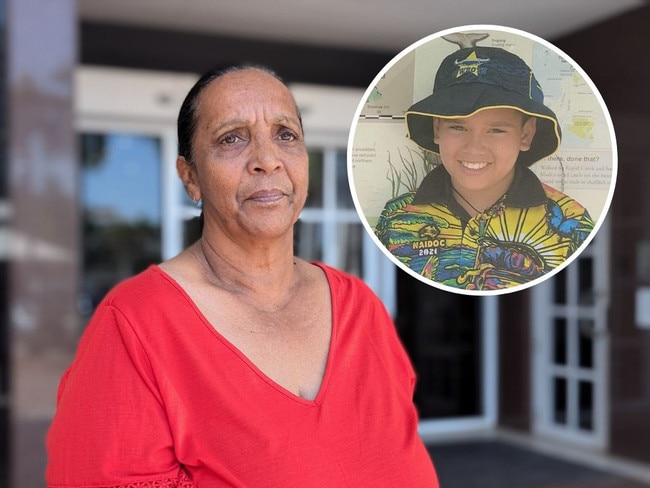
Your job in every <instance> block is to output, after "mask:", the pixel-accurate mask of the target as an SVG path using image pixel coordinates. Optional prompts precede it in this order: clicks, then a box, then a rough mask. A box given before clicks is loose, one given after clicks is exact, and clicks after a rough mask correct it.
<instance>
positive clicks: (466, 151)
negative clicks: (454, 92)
mask: <svg viewBox="0 0 650 488" xmlns="http://www.w3.org/2000/svg"><path fill="white" fill-rule="evenodd" d="M525 118H526V116H525V115H523V114H522V112H520V111H518V110H515V109H512V108H490V109H485V110H481V111H479V112H477V113H475V114H474V115H471V116H469V117H459V118H453V119H452V118H444V119H443V118H438V117H436V118H435V119H434V121H433V131H434V141H435V142H436V143H437V144H438V145H439V147H440V157H441V158H442V163H443V165H444V166H445V169H446V170H447V172H448V173H449V175H450V176H451V182H452V184H453V186H454V188H455V189H456V191H457V192H460V193H461V194H462V196H463V197H465V198H467V199H468V200H469V201H470V202H472V205H474V206H475V207H477V208H479V209H481V210H482V209H485V208H486V207H488V206H490V205H492V204H493V203H494V202H495V201H496V200H498V199H499V198H500V197H501V196H502V195H503V194H504V193H505V192H506V191H507V190H508V188H509V187H510V183H511V182H512V179H513V177H514V173H515V163H516V161H517V157H518V156H519V152H520V151H527V150H528V149H530V144H531V141H532V140H533V137H534V135H535V127H536V124H535V120H536V118H535V117H528V118H526V120H524V119H525Z"/></svg>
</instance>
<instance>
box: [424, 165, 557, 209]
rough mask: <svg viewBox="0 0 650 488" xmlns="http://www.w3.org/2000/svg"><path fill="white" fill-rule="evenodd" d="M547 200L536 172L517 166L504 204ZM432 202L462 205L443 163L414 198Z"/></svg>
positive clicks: (453, 206)
mask: <svg viewBox="0 0 650 488" xmlns="http://www.w3.org/2000/svg"><path fill="white" fill-rule="evenodd" d="M546 200H547V196H546V192H545V191H544V187H543V186H542V183H541V182H540V181H539V179H538V178H537V176H535V173H533V172H532V171H531V170H530V169H528V168H525V167H521V166H516V167H515V177H514V179H513V180H512V184H511V185H510V189H509V190H508V194H507V195H506V198H505V201H504V202H503V203H504V205H505V206H506V207H518V208H527V207H536V206H538V205H543V204H544V203H545V202H546ZM432 203H437V204H442V205H445V206H447V207H448V208H450V209H451V210H457V209H458V208H459V207H460V205H459V204H458V202H456V199H455V198H454V197H453V194H452V186H451V178H450V176H449V173H447V170H446V169H445V167H444V166H443V165H442V164H441V165H439V166H437V167H436V168H434V169H433V170H432V171H430V172H429V174H427V175H426V176H425V177H424V180H422V183H421V184H420V187H419V188H418V190H417V192H416V193H415V197H414V198H413V204H414V205H428V204H432ZM460 208H462V207H460ZM463 213H465V212H463Z"/></svg>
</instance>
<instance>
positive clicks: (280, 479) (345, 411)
mask: <svg viewBox="0 0 650 488" xmlns="http://www.w3.org/2000/svg"><path fill="white" fill-rule="evenodd" d="M178 129H179V153H180V156H179V157H178V161H177V169H178V173H179V176H180V178H181V179H182V181H183V184H184V185H185V189H186V191H187V193H188V195H189V196H190V197H191V198H192V199H193V200H195V201H198V200H201V201H202V202H203V231H202V236H201V238H200V239H199V240H198V242H196V243H195V244H194V245H192V246H191V247H189V248H188V249H186V250H185V251H184V252H182V253H181V254H180V255H178V256H176V257H175V258H173V259H171V260H169V261H167V262H164V263H162V264H160V265H157V266H151V267H150V268H149V269H147V270H146V271H144V272H143V273H141V274H139V275H138V276H135V277H133V278H131V279H129V280H127V281H125V282H123V283H121V284H119V285H118V286H117V287H116V288H115V289H114V290H112V291H111V292H110V293H109V294H108V296H107V297H106V298H105V299H104V301H103V302H102V304H101V305H100V306H99V307H98V309H97V311H96V313H95V315H94V317H93V319H92V321H91V323H90V324H89V326H88V328H87V330H86V332H85V334H84V336H83V338H82V340H81V342H80V344H79V349H78V352H77V355H76V357H75V360H74V362H73V364H72V365H71V367H70V368H69V370H68V371H67V372H66V373H65V375H64V377H63V379H62V382H61V386H60V388H59V395H58V408H57V413H56V416H55V418H54V421H53V423H52V426H51V429H50V432H49V434H48V439H47V448H48V455H49V465H48V471H47V482H48V486H51V487H66V488H73V487H78V488H80V487H88V486H93V487H198V488H203V487H217V486H218V487H222V486H232V487H265V486H269V487H270V486H273V487H283V488H286V487H301V488H304V487H319V486H323V487H348V486H349V487H365V486H373V487H375V486H400V487H401V486H405V487H406V486H408V487H436V486H437V481H436V475H435V472H434V469H433V465H432V463H431V460H430V459H429V456H428V454H427V452H426V449H425V448H424V446H423V444H422V443H421V441H420V440H419V438H418V434H417V414H416V411H415V408H414V406H413V403H412V394H413V387H414V373H413V371H412V368H411V366H410V363H409V361H408V358H407V357H406V355H405V353H404V351H403V348H402V346H401V344H400V342H399V340H398V338H397V336H396V333H395V330H394V327H393V325H392V322H391V320H390V318H389V316H388V315H387V313H386V311H385V309H384V307H383V306H382V304H381V303H380V302H379V301H378V299H377V298H376V297H375V296H374V295H373V294H372V292H371V291H370V290H369V289H368V288H367V287H366V286H365V285H364V284H363V282H361V281H360V280H358V279H356V278H354V277H351V276H348V275H345V274H342V273H341V272H339V271H336V270H334V269H332V268H329V267H327V266H324V265H322V264H311V263H307V262H305V261H302V260H300V259H298V258H296V257H294V256H293V224H294V223H295V222H296V220H297V218H298V215H299V213H300V211H301V209H302V207H303V205H304V203H305V198H306V194H307V183H308V181H307V179H308V161H307V151H306V149H305V143H304V141H303V131H302V125H301V119H300V115H299V113H298V110H297V108H296V104H295V101H294V100H293V97H292V96H291V94H290V92H289V90H288V88H287V87H286V86H285V85H284V84H283V83H282V82H281V81H280V80H279V79H278V78H277V77H276V76H275V75H273V74H272V73H270V72H268V71H266V70H264V69H261V68H254V67H237V68H229V69H226V70H221V71H215V72H211V73H208V74H206V75H205V76H204V77H202V78H201V79H200V80H199V81H198V82H197V84H196V85H195V86H194V87H193V88H192V90H191V91H190V93H189V94H188V96H187V98H186V99H185V102H184V103H183V106H182V108H181V111H180V115H179V127H178Z"/></svg>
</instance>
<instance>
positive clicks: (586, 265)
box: [578, 256, 594, 305]
mask: <svg viewBox="0 0 650 488" xmlns="http://www.w3.org/2000/svg"><path fill="white" fill-rule="evenodd" d="M593 269H594V263H593V258H592V257H590V256H586V257H580V258H579V259H578V278H579V282H578V287H579V289H578V303H579V304H580V305H591V304H593V303H594V281H593V280H594V273H593Z"/></svg>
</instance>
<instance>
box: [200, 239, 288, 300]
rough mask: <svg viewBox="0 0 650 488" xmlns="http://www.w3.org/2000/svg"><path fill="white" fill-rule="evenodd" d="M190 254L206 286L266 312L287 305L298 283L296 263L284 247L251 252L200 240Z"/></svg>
mask: <svg viewBox="0 0 650 488" xmlns="http://www.w3.org/2000/svg"><path fill="white" fill-rule="evenodd" d="M215 243H219V245H217V244H215ZM192 252H193V254H194V255H195V256H196V258H197V259H198V261H199V263H201V265H202V268H203V272H204V275H205V278H206V280H207V281H208V282H209V283H210V284H212V285H214V286H217V287H219V288H221V289H223V290H225V291H227V292H229V293H232V294H233V295H236V296H239V297H241V298H243V299H245V300H246V301H251V303H253V302H255V303H258V304H260V303H261V304H264V306H265V308H266V307H268V310H269V311H277V310H278V309H281V308H282V307H283V306H284V304H286V303H288V300H289V299H290V296H291V294H292V292H293V290H294V288H295V286H296V285H297V284H298V282H299V279H300V272H299V262H298V260H297V259H296V258H295V257H294V256H293V249H292V246H287V245H286V244H282V245H281V244H276V245H269V246H257V247H252V248H251V247H243V246H238V245H236V244H235V243H228V242H227V241H226V240H218V239H217V240H209V239H207V238H206V237H205V236H204V237H201V239H199V241H198V242H197V243H196V244H195V245H194V246H193V249H192Z"/></svg>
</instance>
